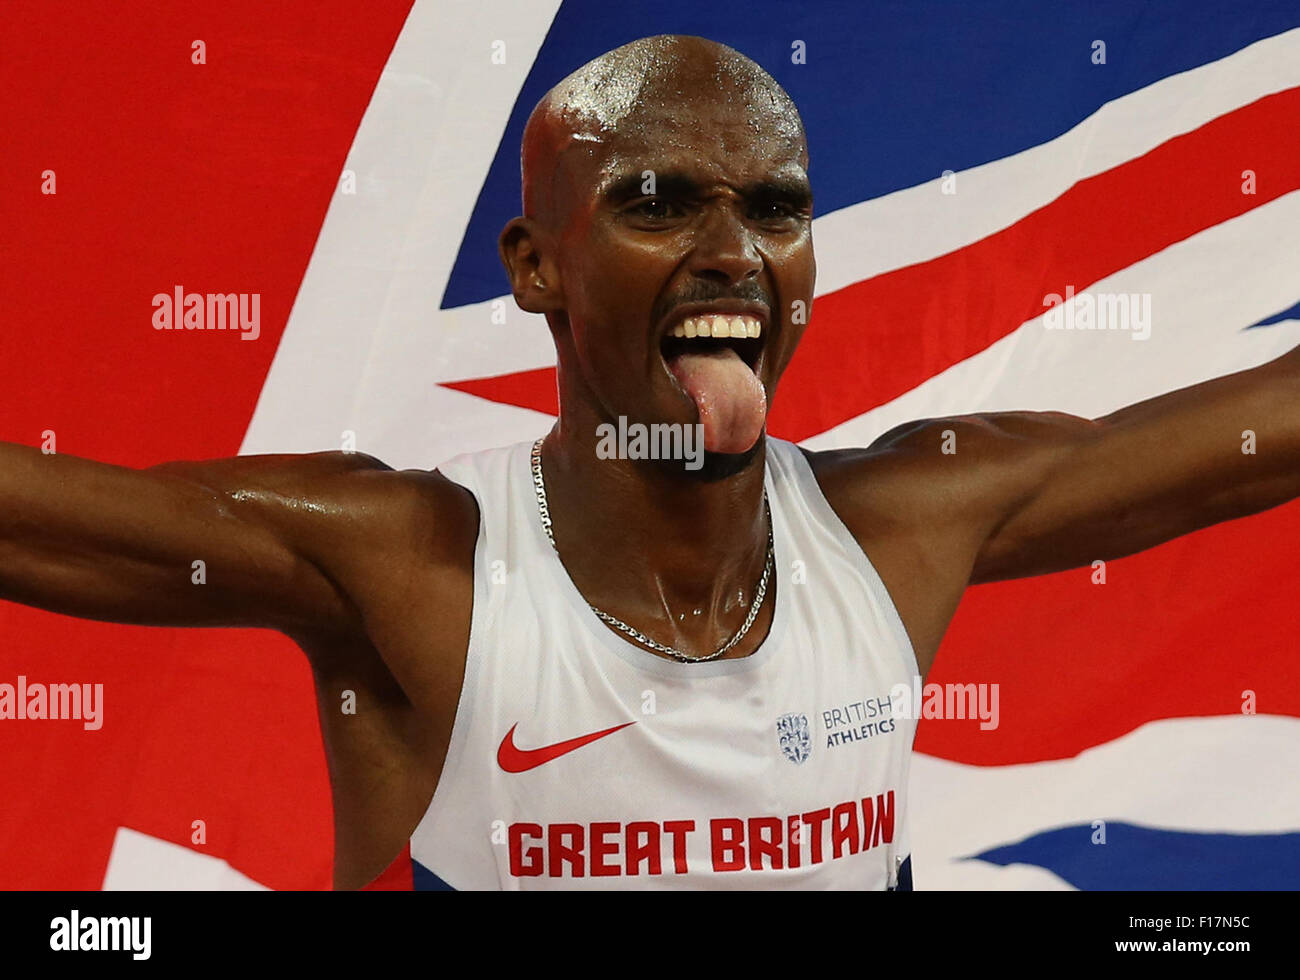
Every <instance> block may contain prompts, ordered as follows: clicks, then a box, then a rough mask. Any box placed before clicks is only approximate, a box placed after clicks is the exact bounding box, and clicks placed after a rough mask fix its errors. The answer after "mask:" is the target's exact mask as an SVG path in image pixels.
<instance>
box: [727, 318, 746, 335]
mask: <svg viewBox="0 0 1300 980" xmlns="http://www.w3.org/2000/svg"><path fill="white" fill-rule="evenodd" d="M731 336H733V337H736V338H738V339H741V340H743V339H744V338H745V337H748V336H749V331H747V330H746V329H745V321H744V320H742V319H741V318H740V317H736V318H735V319H734V320H732V321H731Z"/></svg>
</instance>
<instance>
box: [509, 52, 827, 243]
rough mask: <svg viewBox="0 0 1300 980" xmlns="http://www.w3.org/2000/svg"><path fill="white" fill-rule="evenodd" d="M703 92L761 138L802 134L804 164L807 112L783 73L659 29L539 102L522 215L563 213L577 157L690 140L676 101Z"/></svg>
mask: <svg viewBox="0 0 1300 980" xmlns="http://www.w3.org/2000/svg"><path fill="white" fill-rule="evenodd" d="M698 100H704V101H711V102H714V103H722V104H724V105H726V107H727V108H728V110H729V111H731V112H733V113H735V114H736V118H743V119H744V120H745V122H746V124H747V127H748V129H749V130H750V132H751V133H752V134H753V136H754V137H756V138H759V139H763V140H770V141H772V142H774V143H786V144H789V143H790V142H797V143H798V144H799V146H800V147H801V149H802V157H801V159H802V161H803V163H804V165H805V166H806V165H807V142H806V140H805V136H804V129H803V121H802V120H801V119H800V118H799V112H798V109H796V108H795V104H794V101H793V100H792V99H791V98H790V96H789V95H788V94H787V93H786V91H785V89H783V88H782V87H781V86H780V84H779V83H778V82H777V81H776V79H774V78H773V77H772V76H771V75H769V74H768V73H767V72H766V71H764V70H763V69H762V68H761V67H760V66H759V65H758V64H757V63H756V62H754V61H753V60H751V59H750V58H747V57H746V56H745V55H743V54H741V53H740V52H739V51H736V50H735V49H734V48H729V47H727V46H726V45H725V44H719V43H717V42H716V41H710V40H708V39H706V38H702V37H694V36H690V35H681V34H659V35H656V36H654V37H646V38H641V39H640V40H637V41H632V42H630V43H628V44H625V45H623V46H622V47H619V48H615V49H614V50H612V51H608V52H606V53H605V54H603V55H601V56H600V57H598V58H595V59H593V60H592V61H589V62H587V64H585V65H583V66H582V67H581V68H579V69H578V70H577V71H575V72H573V74H571V75H569V76H568V77H567V78H565V79H563V80H562V81H560V82H559V83H558V84H556V85H555V86H554V87H553V88H552V89H551V90H550V91H549V92H547V93H546V95H545V96H544V97H543V98H542V100H541V101H540V102H539V103H538V104H537V107H536V108H535V109H533V112H532V114H531V115H530V116H529V118H528V124H527V126H525V128H524V137H523V146H522V148H521V154H520V171H521V177H522V183H523V213H524V215H525V216H526V217H529V218H534V219H536V220H538V221H541V222H542V223H544V224H546V225H547V226H549V227H551V228H555V227H556V223H557V222H561V223H562V222H563V221H564V219H565V216H566V214H565V212H566V210H567V209H566V208H565V200H564V199H565V198H566V197H567V196H568V195H566V194H565V193H564V191H565V190H566V188H565V187H564V181H565V179H566V178H567V177H568V176H569V174H568V170H569V168H570V167H571V166H572V164H573V158H574V157H579V158H584V159H586V160H588V161H590V160H594V159H596V158H597V157H599V156H601V155H602V154H603V153H605V152H608V151H610V150H612V149H613V148H614V147H615V146H616V145H618V144H620V143H627V142H629V141H635V142H639V143H642V144H644V145H645V146H647V147H650V146H653V147H655V148H658V149H664V150H671V149H673V148H685V147H686V146H687V145H688V140H691V139H698V136H699V134H698V133H694V132H690V131H689V126H688V125H684V124H683V123H682V121H681V119H680V115H679V112H678V110H679V109H680V108H681V106H682V105H683V104H684V103H687V102H692V101H698Z"/></svg>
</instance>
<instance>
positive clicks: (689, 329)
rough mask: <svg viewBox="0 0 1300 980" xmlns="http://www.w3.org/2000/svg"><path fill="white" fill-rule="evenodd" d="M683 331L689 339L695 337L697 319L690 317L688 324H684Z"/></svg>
mask: <svg viewBox="0 0 1300 980" xmlns="http://www.w3.org/2000/svg"><path fill="white" fill-rule="evenodd" d="M682 329H683V331H684V332H685V335H686V336H687V337H694V336H695V317H693V316H688V317H687V318H686V322H685V323H684V324H682Z"/></svg>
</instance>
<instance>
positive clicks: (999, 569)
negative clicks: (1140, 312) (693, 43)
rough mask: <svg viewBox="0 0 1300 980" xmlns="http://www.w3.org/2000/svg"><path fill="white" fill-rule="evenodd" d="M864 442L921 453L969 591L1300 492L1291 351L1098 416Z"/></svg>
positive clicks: (1032, 419) (923, 427)
mask: <svg viewBox="0 0 1300 980" xmlns="http://www.w3.org/2000/svg"><path fill="white" fill-rule="evenodd" d="M945 430H951V431H952V433H953V435H952V437H951V439H950V444H951V445H952V446H953V447H954V448H955V450H956V451H955V453H952V454H951V455H946V456H945V455H944V454H943V453H942V445H941V443H942V439H943V432H944V431H945ZM1248 430H1249V432H1252V433H1254V439H1255V452H1254V453H1244V452H1243V451H1242V447H1243V443H1244V442H1245V436H1244V433H1246V432H1247V431H1248ZM873 448H880V449H889V448H892V449H895V450H899V451H902V452H903V453H905V454H913V455H919V456H921V457H925V459H926V466H925V471H926V472H927V473H928V474H929V476H930V477H931V478H933V479H935V480H936V481H937V483H938V486H939V499H940V500H941V501H943V502H944V504H946V506H948V508H949V513H948V514H947V515H946V518H944V519H946V520H950V521H955V522H957V523H959V524H960V525H961V528H962V530H961V532H960V533H964V534H966V535H969V537H970V540H971V541H973V542H974V552H973V556H972V562H971V572H970V581H971V582H972V583H974V582H986V581H994V580H998V579H1006V578H1018V577H1023V576H1029V575H1040V574H1044V573H1047V572H1054V571H1060V570H1062V569H1066V568H1073V567H1077V566H1080V565H1086V564H1088V563H1090V562H1092V561H1094V560H1096V559H1103V560H1104V559H1111V558H1118V557H1122V556H1125V555H1130V554H1133V553H1134V552H1137V551H1141V550H1143V549H1145V548H1150V547H1153V546H1154V545H1157V544H1160V543H1162V542H1164V541H1168V540H1169V539H1171V538H1174V537H1177V536H1179V535H1182V534H1187V533H1188V532H1190V531H1195V530H1197V529H1199V528H1203V527H1206V526H1208V525H1210V524H1215V523H1218V522H1220V521H1226V520H1230V519H1232V518H1236V517H1243V516H1245V515H1248V514H1253V513H1256V512H1258V511H1262V510H1266V509H1268V508H1270V507H1275V506H1277V505H1278V504H1281V503H1284V502H1286V501H1288V500H1290V499H1292V498H1293V497H1296V496H1297V495H1300V350H1297V351H1292V352H1290V353H1288V354H1286V355H1285V356H1283V357H1281V358H1278V359H1276V360H1274V361H1271V362H1269V363H1267V364H1264V365H1262V366H1260V367H1258V368H1254V369H1251V370H1248V371H1241V372H1238V373H1236V374H1231V375H1227V376H1225V377H1222V378H1216V379H1214V380H1212V381H1207V382H1204V383H1202V384H1197V385H1193V386H1191V387H1188V388H1183V389H1180V390H1178V391H1174V392H1170V393H1168V394H1165V395H1161V396H1159V397H1156V398H1151V399H1149V400H1147V401H1144V402H1140V403H1138V404H1136V405H1132V406H1130V407H1128V408H1125V409H1122V410H1120V411H1118V412H1115V413H1113V414H1111V415H1108V416H1106V417H1104V418H1100V419H1096V420H1086V419H1081V418H1077V417H1074V416H1070V415H1064V414H1061V413H1051V412H1048V413H1032V412H1013V413H996V414H988V415H976V416H969V417H966V418H961V419H941V420H930V421H927V422H925V423H921V424H919V425H917V426H915V427H913V428H911V430H910V431H896V432H895V433H892V434H890V435H887V436H886V437H884V439H882V440H881V442H880V443H878V447H873ZM945 459H946V461H947V462H946V463H945Z"/></svg>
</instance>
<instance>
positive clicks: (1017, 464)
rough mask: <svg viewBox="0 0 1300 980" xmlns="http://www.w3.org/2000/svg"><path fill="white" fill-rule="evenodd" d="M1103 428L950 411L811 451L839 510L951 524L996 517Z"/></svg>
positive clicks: (1055, 416)
mask: <svg viewBox="0 0 1300 980" xmlns="http://www.w3.org/2000/svg"><path fill="white" fill-rule="evenodd" d="M1097 426H1098V423H1096V422H1092V421H1090V420H1088V419H1083V418H1078V417H1076V416H1073V415H1068V414H1065V413H1063V412H991V413H982V414H974V415H961V416H949V417H944V418H930V419H919V420H916V421H913V422H907V423H905V424H903V425H899V426H896V427H894V428H893V429H890V430H889V431H887V432H885V433H884V434H883V435H881V436H880V437H879V438H877V439H876V440H875V441H874V442H872V444H871V445H870V446H868V447H866V448H860V449H842V450H833V451H829V452H816V453H814V452H806V453H805V455H806V456H807V457H808V461H809V464H810V465H811V466H812V468H813V472H814V473H815V474H816V475H817V481H818V483H819V485H820V486H821V487H822V491H823V492H824V493H825V494H826V496H827V499H828V500H830V501H831V504H832V506H833V507H835V509H836V510H837V512H838V511H840V510H841V508H843V513H844V514H847V515H848V516H849V517H858V518H861V519H869V520H871V521H873V522H884V524H885V525H886V526H890V527H892V526H912V525H915V524H916V523H917V522H921V523H923V524H925V525H927V526H932V525H934V524H935V523H936V522H938V523H939V524H940V525H942V526H944V527H945V528H947V529H948V530H951V529H952V525H953V524H954V523H974V524H976V525H978V524H981V523H983V522H987V521H993V520H996V519H997V515H998V514H1000V513H1002V512H1003V511H1004V509H1005V507H1006V502H1007V500H1008V498H1016V497H1019V496H1022V495H1024V494H1026V493H1029V492H1032V490H1033V488H1034V487H1035V486H1036V485H1037V484H1038V483H1039V481H1041V480H1042V479H1045V478H1046V477H1047V475H1048V474H1049V473H1050V471H1051V469H1052V467H1053V465H1054V463H1055V462H1056V461H1058V460H1059V459H1060V458H1061V456H1063V455H1064V454H1067V453H1070V452H1072V451H1074V450H1075V449H1076V448H1077V447H1078V445H1079V444H1080V442H1081V441H1086V440H1087V439H1088V438H1089V437H1090V435H1091V434H1092V433H1094V432H1095V431H1096V430H1097ZM842 516H843V514H842ZM986 530H987V528H986Z"/></svg>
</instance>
